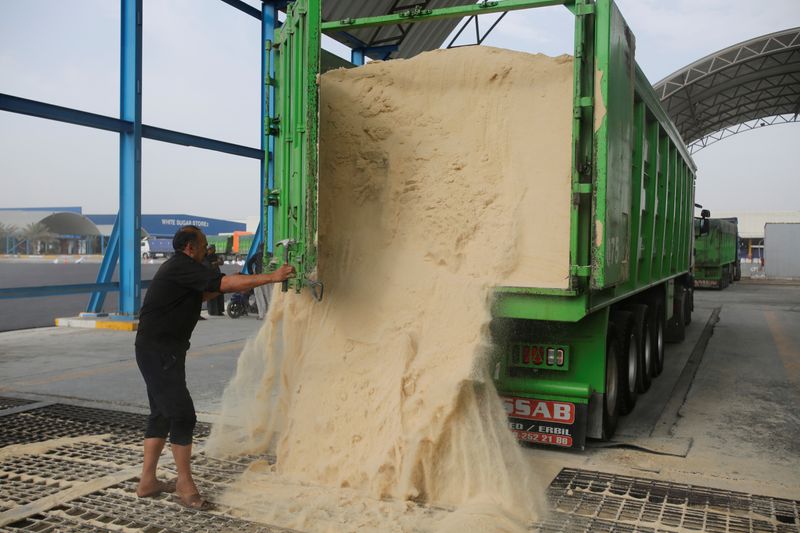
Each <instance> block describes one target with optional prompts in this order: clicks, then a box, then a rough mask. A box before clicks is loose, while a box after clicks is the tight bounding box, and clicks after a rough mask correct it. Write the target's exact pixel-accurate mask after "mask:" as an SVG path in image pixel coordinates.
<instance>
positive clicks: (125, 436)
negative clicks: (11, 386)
mask: <svg viewBox="0 0 800 533" xmlns="http://www.w3.org/2000/svg"><path fill="white" fill-rule="evenodd" d="M146 424H147V416H146V415H140V414H134V413H123V412H119V411H111V410H108V409H96V408H92V407H81V406H76V405H66V404H54V405H47V406H45V407H40V408H38V409H32V410H30V411H25V412H22V413H16V414H13V415H8V416H4V417H3V423H2V424H1V425H0V447H3V446H9V445H11V444H22V443H32V442H42V441H45V440H52V439H58V438H62V437H80V436H82V435H104V434H111V435H112V436H111V438H110V439H109V441H110V442H111V443H112V444H141V441H142V435H143V432H144V428H145V425H146ZM210 430H211V427H210V426H209V425H208V424H205V423H202V422H198V424H197V426H196V427H195V437H196V438H197V439H203V438H205V437H207V436H208V434H209V433H210Z"/></svg>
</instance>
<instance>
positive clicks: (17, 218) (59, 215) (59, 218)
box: [0, 210, 100, 236]
mask: <svg viewBox="0 0 800 533" xmlns="http://www.w3.org/2000/svg"><path fill="white" fill-rule="evenodd" d="M0 222H2V223H3V224H5V225H8V226H15V227H16V228H18V229H20V230H21V229H23V228H25V226H27V225H29V224H35V223H37V222H38V223H41V224H44V225H45V226H47V228H48V229H49V230H50V231H51V232H52V233H55V234H56V235H82V236H94V235H100V230H99V229H98V228H97V225H95V223H94V222H92V221H91V220H89V219H88V218H86V217H85V216H83V215H81V214H79V213H72V212H66V211H64V212H56V213H53V212H47V211H23V210H20V211H0Z"/></svg>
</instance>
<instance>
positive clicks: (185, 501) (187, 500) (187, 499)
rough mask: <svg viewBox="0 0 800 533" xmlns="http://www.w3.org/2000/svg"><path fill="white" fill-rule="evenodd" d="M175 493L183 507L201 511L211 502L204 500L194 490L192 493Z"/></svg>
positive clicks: (207, 507)
mask: <svg viewBox="0 0 800 533" xmlns="http://www.w3.org/2000/svg"><path fill="white" fill-rule="evenodd" d="M175 495H176V496H177V497H178V501H179V502H180V504H181V505H183V506H184V507H188V508H190V509H195V510H197V511H203V510H205V509H209V508H210V507H211V504H210V503H208V502H207V501H206V500H204V499H203V498H202V497H201V496H200V493H198V492H194V493H192V494H181V493H180V492H176V493H175Z"/></svg>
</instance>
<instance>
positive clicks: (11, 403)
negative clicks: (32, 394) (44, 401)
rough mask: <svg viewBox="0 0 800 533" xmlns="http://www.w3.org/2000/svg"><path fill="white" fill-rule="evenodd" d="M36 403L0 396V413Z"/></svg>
mask: <svg viewBox="0 0 800 533" xmlns="http://www.w3.org/2000/svg"><path fill="white" fill-rule="evenodd" d="M31 403H36V402H34V401H33V400H23V399H21V398H8V397H7V396H0V411H2V410H4V409H11V408H12V407H19V406H20V405H28V404H31Z"/></svg>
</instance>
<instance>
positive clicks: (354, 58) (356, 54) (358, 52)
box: [350, 48, 364, 67]
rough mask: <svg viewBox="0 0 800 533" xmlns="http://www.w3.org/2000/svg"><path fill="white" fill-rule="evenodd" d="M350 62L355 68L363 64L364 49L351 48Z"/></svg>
mask: <svg viewBox="0 0 800 533" xmlns="http://www.w3.org/2000/svg"><path fill="white" fill-rule="evenodd" d="M350 62H351V63H352V64H354V65H355V66H357V67H360V66H361V65H363V64H364V49H363V48H353V50H352V51H351V52H350Z"/></svg>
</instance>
